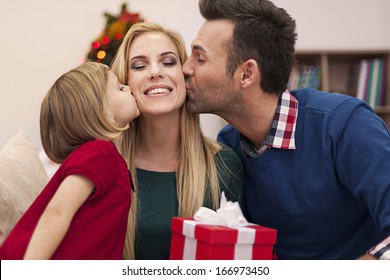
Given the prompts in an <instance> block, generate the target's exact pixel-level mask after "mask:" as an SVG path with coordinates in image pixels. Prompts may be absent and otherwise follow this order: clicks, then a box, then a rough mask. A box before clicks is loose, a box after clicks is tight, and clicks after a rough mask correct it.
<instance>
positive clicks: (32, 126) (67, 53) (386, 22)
mask: <svg viewBox="0 0 390 280" xmlns="http://www.w3.org/2000/svg"><path fill="white" fill-rule="evenodd" d="M122 2H123V1H121V0H110V1H107V0H82V1H79V0H34V1H31V0H0V98H1V99H0V100H1V101H0V147H1V146H3V144H4V143H5V142H6V141H7V139H9V138H10V137H11V136H12V135H13V134H14V133H16V131H17V130H19V129H21V128H22V129H24V130H26V132H27V133H28V135H29V136H30V137H31V139H32V140H33V142H34V143H35V145H37V146H39V145H40V139H39V123H38V120H39V109H40V103H41V100H42V98H43V96H44V95H45V94H46V92H47V90H48V88H49V87H50V86H51V85H52V83H53V82H54V81H55V79H56V78H57V77H58V76H59V75H61V74H62V73H64V72H65V71H68V70H69V69H71V68H73V67H75V66H77V65H78V64H79V61H80V58H82V57H84V56H85V55H86V53H87V51H88V50H89V47H90V43H91V42H92V40H93V39H94V38H95V37H96V36H97V35H98V34H99V33H100V31H101V30H102V29H103V28H104V24H105V19H104V17H103V13H104V12H110V13H113V14H117V13H119V9H120V6H121V3H122ZM274 2H275V4H277V5H278V6H281V7H283V8H285V9H286V10H287V11H288V12H289V13H290V14H291V15H292V16H293V17H295V18H296V21H297V25H298V33H299V34H298V42H297V48H299V49H318V48H320V49H322V48H335V49H340V48H390V32H389V31H388V26H390V18H389V17H387V15H386V12H388V11H389V10H390V1H388V0H371V1H362V0H294V1H291V0H274ZM127 3H128V7H129V9H130V10H131V11H132V12H140V13H141V15H142V16H143V17H144V18H148V19H151V20H153V21H155V22H158V23H161V24H163V25H165V26H167V27H171V28H174V29H176V30H177V31H179V32H180V33H181V34H182V35H183V37H184V39H185V41H186V44H187V46H188V49H189V46H190V43H191V41H192V39H193V38H194V37H195V35H196V33H197V30H198V28H199V27H200V25H201V24H202V21H203V20H202V18H201V16H200V15H199V12H198V7H197V3H198V1H197V0H180V1H178V0H164V1H159V0H128V1H127ZM223 123H224V122H223V121H222V120H221V119H220V118H218V117H215V116H211V115H202V126H203V129H204V131H205V133H206V134H207V135H209V136H211V137H215V135H216V133H217V131H218V129H219V128H220V127H221V126H222V125H223Z"/></svg>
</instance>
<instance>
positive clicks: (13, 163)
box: [0, 130, 58, 245]
mask: <svg viewBox="0 0 390 280" xmlns="http://www.w3.org/2000/svg"><path fill="white" fill-rule="evenodd" d="M57 168H58V165H57V164H54V163H53V162H51V161H50V160H49V159H48V158H47V156H46V154H45V153H44V151H43V149H38V148H36V147H34V145H33V144H32V142H31V140H30V138H29V137H28V135H27V134H26V132H25V131H23V130H20V131H18V132H17V133H16V134H15V135H14V136H12V137H11V138H10V139H9V140H8V142H7V143H6V144H5V145H4V146H3V147H2V148H1V150H0V245H1V244H2V243H3V241H4V240H5V238H6V237H7V236H8V234H9V232H10V231H11V229H12V228H13V226H14V225H15V224H16V222H17V221H18V220H19V219H20V217H21V216H22V215H23V213H24V212H25V211H26V210H27V209H28V207H29V206H30V204H31V203H32V202H33V200H34V199H35V198H36V197H37V195H38V194H39V193H40V192H41V190H42V189H43V188H44V187H45V185H46V183H47V182H48V180H49V178H51V176H52V175H53V174H54V172H55V171H56V169H57Z"/></svg>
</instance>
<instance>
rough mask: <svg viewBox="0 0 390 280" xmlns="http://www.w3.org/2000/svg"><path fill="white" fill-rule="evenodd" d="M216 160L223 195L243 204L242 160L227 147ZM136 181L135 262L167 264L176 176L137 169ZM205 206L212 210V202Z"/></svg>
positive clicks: (174, 211) (175, 197)
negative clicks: (137, 260)
mask: <svg viewBox="0 0 390 280" xmlns="http://www.w3.org/2000/svg"><path fill="white" fill-rule="evenodd" d="M216 157H217V168H218V170H219V177H221V178H219V184H220V188H221V192H222V191H224V192H225V195H226V198H227V199H228V200H229V201H241V192H242V185H243V182H242V176H243V168H242V164H241V161H240V159H239V157H238V156H237V155H236V154H235V152H234V151H233V150H231V149H230V148H227V147H224V148H223V149H221V150H220V151H219V152H218V153H217V154H216ZM221 158H222V161H223V163H222V161H221ZM224 165H225V166H226V167H228V168H229V170H230V172H229V171H227V170H226V168H224ZM137 180H138V190H137V196H138V214H137V229H136V241H135V243H136V246H135V258H136V259H139V260H164V259H165V260H167V259H169V250H170V244H171V220H172V217H174V216H177V211H178V201H177V193H176V173H175V172H154V171H148V170H143V169H137ZM223 182H225V184H224V183H223ZM203 206H205V207H209V208H211V200H210V198H209V199H207V198H206V199H205V202H204V205H203Z"/></svg>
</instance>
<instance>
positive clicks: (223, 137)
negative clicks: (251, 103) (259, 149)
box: [217, 124, 240, 146]
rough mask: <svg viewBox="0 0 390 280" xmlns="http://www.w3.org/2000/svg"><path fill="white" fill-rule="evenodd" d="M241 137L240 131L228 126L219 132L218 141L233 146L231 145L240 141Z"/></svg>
mask: <svg viewBox="0 0 390 280" xmlns="http://www.w3.org/2000/svg"><path fill="white" fill-rule="evenodd" d="M239 135H240V133H239V131H238V130H237V129H235V128H234V127H232V126H231V125H230V124H228V125H226V126H225V127H223V128H222V129H221V130H220V131H219V133H218V136H217V140H218V141H219V142H221V143H223V144H226V145H228V146H231V145H229V144H231V143H232V141H234V139H238V138H239Z"/></svg>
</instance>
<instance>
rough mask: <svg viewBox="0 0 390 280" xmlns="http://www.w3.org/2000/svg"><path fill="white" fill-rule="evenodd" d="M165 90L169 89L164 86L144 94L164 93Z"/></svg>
mask: <svg viewBox="0 0 390 280" xmlns="http://www.w3.org/2000/svg"><path fill="white" fill-rule="evenodd" d="M166 92H169V90H168V89H166V88H156V89H152V90H150V91H148V92H146V95H154V94H159V93H166Z"/></svg>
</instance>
